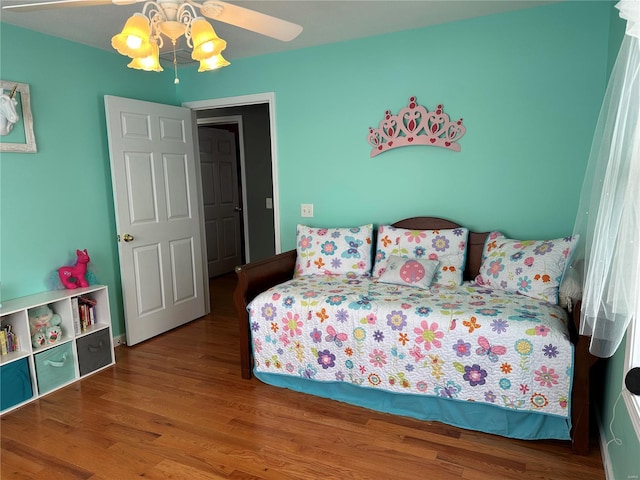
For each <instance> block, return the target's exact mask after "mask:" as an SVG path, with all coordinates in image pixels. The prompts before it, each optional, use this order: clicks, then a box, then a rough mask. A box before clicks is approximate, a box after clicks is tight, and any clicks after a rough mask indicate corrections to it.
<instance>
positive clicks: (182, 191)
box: [105, 96, 207, 345]
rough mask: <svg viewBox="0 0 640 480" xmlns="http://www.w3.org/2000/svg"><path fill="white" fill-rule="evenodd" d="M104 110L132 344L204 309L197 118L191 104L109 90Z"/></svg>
mask: <svg viewBox="0 0 640 480" xmlns="http://www.w3.org/2000/svg"><path fill="white" fill-rule="evenodd" d="M105 109H106V114H107V130H108V134H109V151H110V157H111V171H112V182H113V195H114V203H115V210H116V226H117V229H118V234H119V237H120V239H121V241H119V242H118V252H119V257H120V270H121V277H122V289H123V299H124V306H125V323H126V333H127V343H128V344H129V345H133V344H135V343H138V342H141V341H143V340H146V339H148V338H151V337H153V336H155V335H158V334H160V333H163V332H165V331H167V330H169V329H171V328H174V327H177V326H179V325H182V324H184V323H186V322H189V321H191V320H193V319H195V318H198V317H201V316H202V315H204V314H205V313H206V304H207V300H206V298H207V296H206V294H205V291H204V285H205V283H204V275H205V274H204V263H203V255H202V244H201V243H202V240H201V239H202V232H201V229H200V212H201V210H200V204H199V198H198V191H197V176H196V168H197V164H196V158H195V151H194V145H193V130H192V126H191V125H192V119H191V112H190V110H188V109H186V108H180V107H173V106H169V105H160V104H155V103H150V102H141V101H138V100H131V99H126V98H119V97H111V96H106V97H105ZM125 234H126V236H125Z"/></svg>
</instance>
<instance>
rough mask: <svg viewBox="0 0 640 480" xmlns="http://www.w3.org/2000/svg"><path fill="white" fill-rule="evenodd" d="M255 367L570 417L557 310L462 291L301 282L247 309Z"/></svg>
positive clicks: (467, 287)
mask: <svg viewBox="0 0 640 480" xmlns="http://www.w3.org/2000/svg"><path fill="white" fill-rule="evenodd" d="M248 310H249V317H250V322H251V330H252V342H253V352H254V358H255V369H256V370H257V371H259V372H267V373H278V374H283V375H292V376H298V377H303V378H308V379H313V380H316V381H320V382H351V383H353V384H356V385H360V386H366V387H370V388H376V389H383V390H387V391H391V392H396V393H411V394H420V395H432V396H439V397H444V398H452V399H457V400H462V401H470V402H482V403H485V404H492V405H496V406H498V407H501V408H506V409H515V410H527V411H535V412H540V413H544V414H552V415H558V416H562V417H567V416H568V415H569V408H570V405H569V402H570V398H571V395H570V393H571V382H572V375H573V346H572V344H571V343H570V342H569V335H568V330H567V321H568V319H567V315H566V314H565V312H564V310H562V309H561V308H560V307H558V306H557V305H553V304H551V303H546V302H544V301H541V300H537V299H534V298H530V297H526V296H524V295H521V294H518V293H515V292H507V291H502V290H497V289H491V288H487V287H486V286H479V285H477V284H475V283H469V282H465V283H464V284H463V285H461V286H459V287H455V288H450V287H437V286H432V287H431V288H430V289H420V288H416V287H408V286H398V285H393V284H385V283H379V282H377V281H376V280H374V279H370V278H348V277H347V276H320V275H318V276H306V277H299V278H296V279H294V280H290V281H288V282H285V283H283V284H281V285H278V286H276V287H273V288H271V289H269V290H267V291H265V292H263V293H261V294H260V295H259V296H257V297H256V298H255V299H254V300H253V301H252V302H251V304H250V305H249V306H248Z"/></svg>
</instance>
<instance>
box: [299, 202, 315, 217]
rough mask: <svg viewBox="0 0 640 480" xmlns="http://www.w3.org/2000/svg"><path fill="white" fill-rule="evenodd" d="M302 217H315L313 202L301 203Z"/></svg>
mask: <svg viewBox="0 0 640 480" xmlns="http://www.w3.org/2000/svg"><path fill="white" fill-rule="evenodd" d="M300 216H301V217H313V203H303V204H302V205H300Z"/></svg>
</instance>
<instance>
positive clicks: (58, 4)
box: [2, 0, 144, 12]
mask: <svg viewBox="0 0 640 480" xmlns="http://www.w3.org/2000/svg"><path fill="white" fill-rule="evenodd" d="M140 1H144V0H48V1H44V2H33V3H23V4H21V5H4V6H3V7H2V9H3V10H7V11H11V12H34V11H36V10H50V9H53V8H66V7H92V6H95V5H110V4H112V3H114V4H116V5H129V4H131V3H136V2H140Z"/></svg>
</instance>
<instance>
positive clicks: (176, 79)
mask: <svg viewBox="0 0 640 480" xmlns="http://www.w3.org/2000/svg"><path fill="white" fill-rule="evenodd" d="M171 43H173V74H174V80H173V83H174V84H176V85H177V84H179V83H180V79H179V78H178V60H177V59H176V41H175V40H172V41H171Z"/></svg>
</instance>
